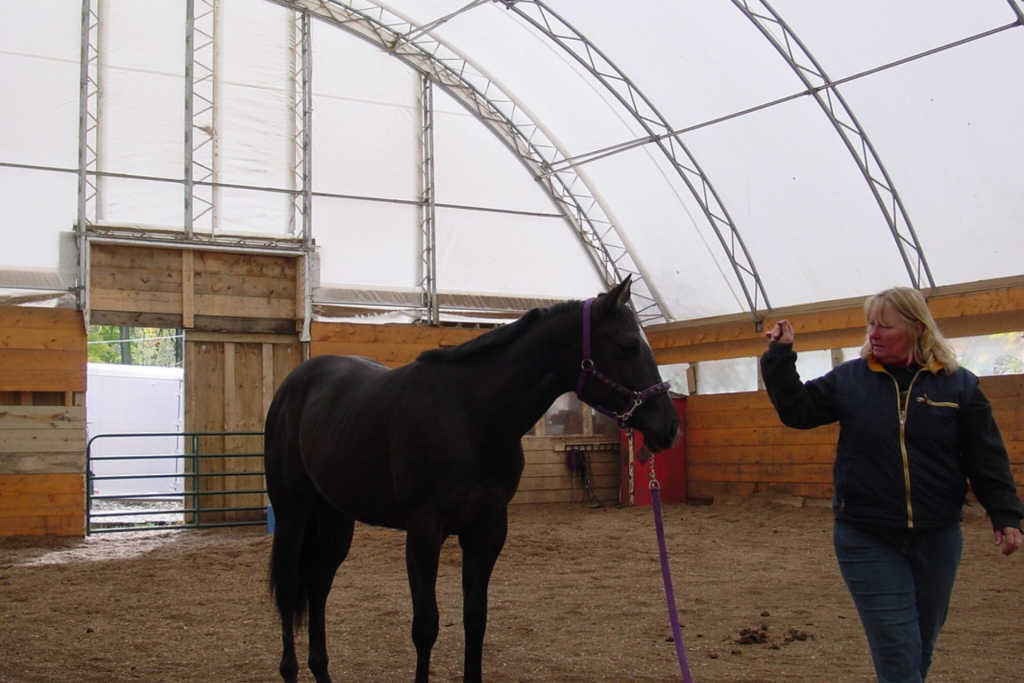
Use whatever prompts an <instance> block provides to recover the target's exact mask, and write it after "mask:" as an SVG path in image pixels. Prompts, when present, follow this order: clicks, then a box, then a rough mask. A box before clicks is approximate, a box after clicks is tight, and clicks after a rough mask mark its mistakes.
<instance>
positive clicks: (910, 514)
mask: <svg viewBox="0 0 1024 683" xmlns="http://www.w3.org/2000/svg"><path fill="white" fill-rule="evenodd" d="M922 369H923V368H922ZM886 374H887V375H888V374H889V373H886ZM920 374H921V370H918V371H917V372H916V373H915V374H914V378H913V379H912V380H910V386H908V387H907V397H906V398H905V399H903V401H902V403H901V401H900V384H899V382H898V381H896V378H895V377H892V375H889V376H890V377H892V382H893V384H894V385H895V386H896V406H897V407H898V408H899V415H900V454H901V455H902V457H903V488H904V490H905V491H906V496H907V528H908V529H913V528H914V504H913V502H912V501H911V496H910V456H909V455H907V441H906V436H907V412H908V411H909V410H910V394H911V393H912V390H913V388H914V383H915V382H917V377H918V375H920Z"/></svg>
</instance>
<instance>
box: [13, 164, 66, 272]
mask: <svg viewBox="0 0 1024 683" xmlns="http://www.w3.org/2000/svg"><path fill="white" fill-rule="evenodd" d="M77 183H78V179H77V177H76V176H74V175H72V174H70V173H53V172H44V171H28V170H23V169H13V168H3V167H0V206H3V207H4V211H3V217H2V218H0V236H2V237H3V250H2V253H0V270H2V269H4V268H13V269H19V268H43V269H47V270H55V269H57V267H58V265H59V262H60V258H59V251H58V240H59V235H60V233H62V232H68V231H71V230H73V229H74V222H75V215H76V211H77V208H76V207H77V200H76V197H77V192H76V190H75V188H76V186H77Z"/></svg>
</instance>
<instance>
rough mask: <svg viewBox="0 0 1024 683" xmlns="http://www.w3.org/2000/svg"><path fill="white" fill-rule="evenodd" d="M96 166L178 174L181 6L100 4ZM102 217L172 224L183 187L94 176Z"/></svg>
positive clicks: (162, 1) (160, 0)
mask: <svg viewBox="0 0 1024 683" xmlns="http://www.w3.org/2000/svg"><path fill="white" fill-rule="evenodd" d="M102 9H103V14H102V16H101V22H102V24H103V26H104V27H105V28H104V30H103V32H102V33H103V41H104V42H103V47H102V48H101V49H102V52H103V59H102V60H101V65H102V71H101V73H100V76H99V78H100V83H101V99H100V105H99V106H100V131H99V140H100V149H99V161H100V169H101V170H103V171H108V172H111V173H117V174H127V175H132V176H146V177H154V178H165V179H177V180H179V181H180V180H181V179H182V178H183V177H184V163H183V161H182V160H183V158H184V123H183V119H184V102H185V96H184V69H185V28H184V26H185V24H184V22H185V10H184V6H183V5H182V4H181V3H180V2H175V1H174V0H155V1H154V2H146V3H138V2H131V0H109V1H108V2H106V3H104V4H103V6H102ZM99 187H100V206H99V208H98V216H97V217H98V219H99V220H100V221H102V222H110V223H121V224H124V223H127V224H142V225H155V226H160V227H180V226H181V222H182V211H183V208H182V207H183V206H184V193H183V187H182V186H181V185H180V184H178V185H175V184H168V183H160V182H155V181H152V182H151V181H145V180H130V181H101V182H100V184H99Z"/></svg>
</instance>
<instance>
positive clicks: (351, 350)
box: [309, 321, 487, 368]
mask: <svg viewBox="0 0 1024 683" xmlns="http://www.w3.org/2000/svg"><path fill="white" fill-rule="evenodd" d="M486 331H487V330H485V329H478V328H465V327H429V326H425V325H395V324H388V325H359V324H354V323H325V322H317V321H313V323H312V324H311V325H310V331H309V336H310V344H309V355H310V356H321V355H325V354H334V355H337V356H364V357H366V358H372V359H374V360H375V361H377V362H378V363H383V364H384V365H387V366H388V367H392V368H394V367H398V366H399V365H405V364H407V363H411V362H413V361H414V360H416V357H417V356H419V355H420V353H422V352H423V351H426V350H428V349H436V348H438V347H450V346H458V345H459V344H461V343H463V342H467V341H469V340H470V339H473V338H474V337H477V336H479V335H481V334H483V333H484V332H486Z"/></svg>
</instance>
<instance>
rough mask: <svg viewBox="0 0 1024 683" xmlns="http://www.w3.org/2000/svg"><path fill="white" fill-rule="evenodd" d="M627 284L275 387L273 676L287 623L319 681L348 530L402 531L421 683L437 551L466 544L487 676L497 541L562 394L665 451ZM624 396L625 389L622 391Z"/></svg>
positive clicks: (473, 661)
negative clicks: (542, 424) (403, 353)
mask: <svg viewBox="0 0 1024 683" xmlns="http://www.w3.org/2000/svg"><path fill="white" fill-rule="evenodd" d="M629 288H630V282H629V280H628V279H627V280H626V281H625V282H623V283H622V284H621V285H619V286H618V287H616V288H615V289H613V290H612V291H610V292H608V293H607V294H604V295H601V296H599V297H597V298H595V299H591V300H589V301H586V302H579V301H570V302H564V303H560V304H556V305H554V306H551V307H550V308H546V309H540V308H538V309H534V310H532V311H529V312H528V313H526V314H525V315H524V316H523V317H522V318H520V319H519V320H518V321H516V322H514V323H512V324H509V325H506V326H503V327H500V328H497V329H495V330H492V331H491V332H488V333H487V334H484V335H482V336H480V337H478V338H476V339H474V340H472V341H469V342H467V343H465V344H462V345H461V346H458V347H455V348H451V349H436V350H431V351H427V352H425V353H423V354H422V355H421V356H420V357H419V359H417V360H416V361H415V362H414V363H410V364H409V365H406V366H404V367H400V368H397V369H394V370H389V369H388V368H386V367H384V366H382V365H379V364H377V363H375V362H373V361H370V360H366V359H364V358H356V357H350V356H318V357H315V358H312V359H310V360H308V361H306V362H304V363H302V364H301V365H299V367H298V368H296V369H295V370H294V371H293V372H292V373H291V374H290V375H289V376H288V377H287V378H286V379H285V381H284V382H283V383H282V384H281V387H280V388H279V389H278V391H277V394H276V395H275V396H274V400H273V402H272V403H271V405H270V410H269V412H268V413H267V423H266V437H265V438H266V450H265V461H266V473H267V490H268V493H269V495H270V502H271V504H272V505H273V509H274V514H275V519H276V527H275V530H274V541H273V551H272V556H271V563H270V584H271V591H272V592H273V594H274V597H275V599H276V603H277V609H278V612H280V615H281V636H282V641H283V644H284V654H283V655H282V657H281V665H280V672H281V676H282V677H283V678H284V680H285V681H287V682H288V683H293V682H294V681H296V680H297V676H298V662H297V660H296V656H295V628H296V626H297V625H298V624H299V623H300V622H301V621H302V620H303V618H305V619H307V621H308V628H309V662H308V663H309V668H310V670H311V671H312V672H313V675H314V676H315V678H316V680H317V683H329V682H330V680H331V678H330V674H329V673H328V667H327V660H328V658H327V644H326V636H325V622H324V606H325V603H326V602H327V594H328V593H329V592H330V590H331V584H332V582H333V580H334V575H335V572H336V571H337V569H338V567H339V566H340V565H341V563H342V561H343V560H344V559H345V556H346V555H347V554H348V550H349V546H350V544H351V542H352V532H353V527H354V524H355V521H356V520H358V521H360V522H364V523H366V524H373V525H378V526H384V527H391V528H394V529H404V530H405V531H406V532H407V533H406V551H405V557H406V567H407V570H408V574H409V584H410V588H411V589H412V603H413V622H412V640H413V643H414V644H415V646H416V683H427V678H428V674H429V668H430V651H431V648H432V647H433V645H434V642H435V640H436V639H437V634H438V609H437V600H436V597H435V584H436V581H437V571H438V561H439V558H440V553H441V547H442V545H443V543H444V541H445V539H446V538H447V537H448V536H450V535H453V534H454V535H456V536H458V540H459V546H460V547H461V548H462V553H463V557H462V585H463V624H464V629H465V638H466V644H465V669H464V681H465V683H479V681H480V680H481V658H482V650H483V640H484V630H485V628H486V622H487V585H488V583H489V581H490V576H491V571H492V569H493V568H494V564H495V562H496V561H497V559H498V555H499V554H500V553H501V550H502V547H503V546H504V544H505V536H506V533H507V529H508V515H507V511H508V503H509V501H510V500H511V499H512V495H513V494H514V493H515V491H516V488H517V487H518V486H519V477H520V475H521V474H522V471H523V450H522V446H521V443H520V439H521V438H522V436H523V435H524V434H525V433H526V432H527V431H529V430H530V429H531V428H532V427H533V426H534V424H536V422H537V421H538V420H539V419H540V418H541V416H543V415H544V412H545V411H546V410H547V409H548V407H549V406H550V405H551V404H552V403H553V402H554V400H555V399H556V398H558V396H560V395H562V394H564V393H566V392H568V391H572V390H574V389H575V390H576V393H577V394H578V395H579V396H580V398H581V399H582V400H583V401H585V402H587V403H589V404H590V405H592V406H594V407H595V409H597V410H600V411H602V412H605V413H606V414H610V415H612V416H614V417H615V418H616V419H618V421H619V423H620V425H623V426H625V425H628V426H631V427H636V428H638V429H639V430H641V431H642V432H643V435H644V443H645V445H646V446H647V447H648V448H650V450H652V451H658V450H661V449H664V448H667V447H668V446H670V445H671V444H672V442H673V441H674V440H675V438H676V435H677V434H678V431H679V418H678V415H677V413H676V411H675V409H674V407H673V405H672V402H671V400H670V399H669V398H668V396H667V395H666V391H667V389H668V385H667V383H664V382H662V381H661V378H660V376H659V374H658V367H657V365H656V364H655V362H654V356H653V354H652V353H651V349H650V347H649V346H648V345H647V343H646V341H645V339H644V336H643V334H642V332H641V329H640V327H639V325H638V323H637V319H636V316H635V314H634V313H633V312H632V310H631V309H630V308H629V307H628V306H627V302H628V300H629V291H630V290H629ZM630 387H631V388H630Z"/></svg>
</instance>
